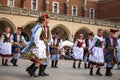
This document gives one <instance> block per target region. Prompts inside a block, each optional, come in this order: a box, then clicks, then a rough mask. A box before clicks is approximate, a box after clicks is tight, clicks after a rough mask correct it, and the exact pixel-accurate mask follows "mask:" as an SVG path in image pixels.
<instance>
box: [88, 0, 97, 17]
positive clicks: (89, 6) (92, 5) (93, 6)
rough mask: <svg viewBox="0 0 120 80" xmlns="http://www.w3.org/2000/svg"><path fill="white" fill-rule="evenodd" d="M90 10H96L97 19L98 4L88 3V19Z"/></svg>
mask: <svg viewBox="0 0 120 80" xmlns="http://www.w3.org/2000/svg"><path fill="white" fill-rule="evenodd" d="M90 8H93V9H94V10H95V18H96V16H97V9H98V4H97V3H96V2H91V1H87V17H89V9H90Z"/></svg>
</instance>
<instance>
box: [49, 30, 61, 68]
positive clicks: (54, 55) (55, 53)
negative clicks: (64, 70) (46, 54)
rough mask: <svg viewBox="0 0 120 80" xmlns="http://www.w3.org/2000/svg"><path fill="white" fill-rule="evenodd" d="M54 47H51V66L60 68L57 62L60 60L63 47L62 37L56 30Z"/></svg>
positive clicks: (53, 39) (52, 41) (53, 40)
mask: <svg viewBox="0 0 120 80" xmlns="http://www.w3.org/2000/svg"><path fill="white" fill-rule="evenodd" d="M51 43H52V48H51V67H52V68H58V66H57V64H58V61H59V54H60V50H61V48H62V39H61V38H60V37H59V33H58V31H57V30H56V32H55V34H54V36H53V38H52V40H51Z"/></svg>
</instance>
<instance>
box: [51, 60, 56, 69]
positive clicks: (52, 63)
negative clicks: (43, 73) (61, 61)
mask: <svg viewBox="0 0 120 80" xmlns="http://www.w3.org/2000/svg"><path fill="white" fill-rule="evenodd" d="M51 67H52V68H53V67H55V66H54V60H52V62H51Z"/></svg>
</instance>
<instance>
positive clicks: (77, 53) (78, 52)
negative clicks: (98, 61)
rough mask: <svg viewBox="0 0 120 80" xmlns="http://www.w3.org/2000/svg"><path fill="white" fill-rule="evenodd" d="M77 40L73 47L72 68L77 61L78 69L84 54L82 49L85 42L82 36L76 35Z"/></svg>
mask: <svg viewBox="0 0 120 80" xmlns="http://www.w3.org/2000/svg"><path fill="white" fill-rule="evenodd" d="M77 36H78V39H77V40H76V41H75V44H74V46H73V54H72V57H73V60H74V62H73V68H76V66H75V63H76V61H77V60H78V61H79V64H78V68H80V65H81V62H82V60H83V54H84V49H83V47H85V41H84V40H83V34H77Z"/></svg>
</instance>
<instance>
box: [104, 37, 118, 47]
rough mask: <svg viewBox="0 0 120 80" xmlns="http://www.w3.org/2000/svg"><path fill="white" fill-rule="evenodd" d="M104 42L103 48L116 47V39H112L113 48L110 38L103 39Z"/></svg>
mask: <svg viewBox="0 0 120 80" xmlns="http://www.w3.org/2000/svg"><path fill="white" fill-rule="evenodd" d="M105 41H106V44H105V48H109V47H116V46H117V38H116V37H114V38H113V46H112V45H111V40H110V37H107V38H106V39H105Z"/></svg>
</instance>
